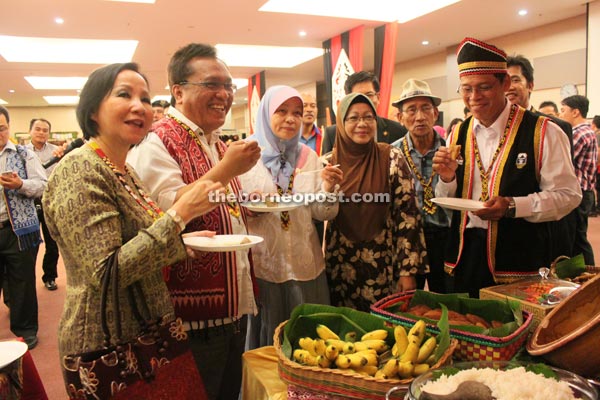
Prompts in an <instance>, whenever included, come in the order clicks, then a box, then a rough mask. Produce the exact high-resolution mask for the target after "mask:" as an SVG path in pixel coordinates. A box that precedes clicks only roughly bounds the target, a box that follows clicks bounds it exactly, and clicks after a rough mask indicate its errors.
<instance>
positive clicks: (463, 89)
mask: <svg viewBox="0 0 600 400" xmlns="http://www.w3.org/2000/svg"><path fill="white" fill-rule="evenodd" d="M494 86H496V84H495V83H494V84H493V85H492V84H489V83H482V84H481V85H477V86H475V87H473V86H466V85H465V86H463V85H461V86H459V87H458V89H457V90H456V92H457V93H459V94H460V95H461V96H470V95H472V94H473V92H477V93H479V94H487V93H488V92H489V91H490V90H492V89H493V88H494Z"/></svg>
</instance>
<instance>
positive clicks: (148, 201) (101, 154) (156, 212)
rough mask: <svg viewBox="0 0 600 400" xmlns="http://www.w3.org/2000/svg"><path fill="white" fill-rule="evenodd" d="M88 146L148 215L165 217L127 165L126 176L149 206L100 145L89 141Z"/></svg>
mask: <svg viewBox="0 0 600 400" xmlns="http://www.w3.org/2000/svg"><path fill="white" fill-rule="evenodd" d="M87 144H88V146H90V147H91V148H92V149H93V150H94V151H95V152H96V154H98V156H99V157H100V158H101V159H102V161H104V163H105V164H106V165H108V167H109V168H110V169H111V170H112V171H113V172H114V174H115V175H116V176H117V178H118V179H119V182H121V184H122V185H123V187H124V188H125V190H127V192H128V193H129V194H130V195H131V197H133V198H134V199H135V201H136V202H137V203H138V204H139V205H140V206H141V207H142V208H143V209H144V210H145V211H146V212H147V213H148V215H150V216H151V217H152V219H154V220H157V219H158V218H160V217H162V216H163V215H164V212H163V211H162V210H161V209H160V207H158V205H156V203H155V202H154V200H152V199H151V198H150V196H148V195H147V194H146V192H144V190H143V189H142V188H141V186H140V184H138V183H137V182H136V180H135V179H134V177H133V175H131V174H130V173H129V169H128V168H127V165H126V166H125V174H126V175H129V177H130V178H131V181H132V182H133V184H134V186H135V189H136V190H137V192H138V193H139V194H140V196H142V199H144V202H146V204H147V205H146V204H144V202H142V199H140V197H139V196H138V195H137V194H136V193H135V192H134V191H133V189H132V188H131V186H129V184H128V183H127V181H126V180H125V177H124V175H123V173H121V171H119V170H118V169H117V167H116V166H115V164H113V162H112V161H110V159H109V158H108V156H107V155H106V153H104V151H102V149H101V148H100V147H99V146H98V143H96V142H93V141H89V142H87ZM148 206H150V207H148Z"/></svg>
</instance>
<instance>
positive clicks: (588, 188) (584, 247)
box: [560, 94, 598, 265]
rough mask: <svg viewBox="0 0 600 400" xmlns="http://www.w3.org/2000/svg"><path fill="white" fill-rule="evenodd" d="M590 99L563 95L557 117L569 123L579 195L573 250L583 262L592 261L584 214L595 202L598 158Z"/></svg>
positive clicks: (586, 219) (588, 211)
mask: <svg viewBox="0 0 600 400" xmlns="http://www.w3.org/2000/svg"><path fill="white" fill-rule="evenodd" d="M589 107H590V101H589V100H588V99H587V98H586V97H585V96H582V95H579V94H576V95H574V96H569V97H566V98H564V99H563V101H562V102H561V107H560V118H561V119H563V120H565V121H567V122H568V123H569V124H571V126H572V127H573V150H574V158H573V166H574V167H575V173H576V174H577V179H578V180H579V184H580V185H581V191H582V195H583V198H582V199H581V202H580V204H579V206H578V207H577V224H576V229H575V242H574V243H573V254H574V255H577V254H579V253H582V254H583V257H584V259H585V264H586V265H595V264H594V250H593V249H592V246H591V245H590V242H589V241H588V239H587V229H588V216H589V214H590V213H591V212H592V210H593V209H594V205H595V204H596V200H595V195H594V190H595V188H596V170H597V162H598V143H597V142H596V134H595V133H594V130H593V129H592V125H591V124H590V123H589V122H588V121H587V119H586V117H587V113H588V110H589Z"/></svg>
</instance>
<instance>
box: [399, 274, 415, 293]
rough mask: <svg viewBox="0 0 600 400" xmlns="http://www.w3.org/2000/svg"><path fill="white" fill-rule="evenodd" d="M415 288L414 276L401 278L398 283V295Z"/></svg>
mask: <svg viewBox="0 0 600 400" xmlns="http://www.w3.org/2000/svg"><path fill="white" fill-rule="evenodd" d="M416 288H417V278H415V276H414V275H410V276H401V277H400V280H399V281H398V293H401V292H406V291H407V290H413V289H416Z"/></svg>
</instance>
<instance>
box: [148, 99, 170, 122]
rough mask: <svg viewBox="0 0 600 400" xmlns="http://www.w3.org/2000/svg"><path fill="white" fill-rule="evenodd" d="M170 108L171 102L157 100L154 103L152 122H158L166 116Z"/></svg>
mask: <svg viewBox="0 0 600 400" xmlns="http://www.w3.org/2000/svg"><path fill="white" fill-rule="evenodd" d="M167 108H169V102H168V101H166V100H155V101H153V102H152V122H156V121H158V120H159V119H161V118H162V117H164V116H165V112H166V111H167Z"/></svg>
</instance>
